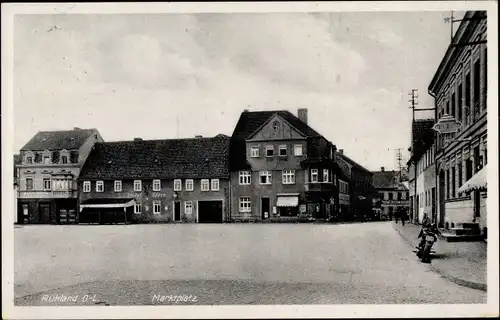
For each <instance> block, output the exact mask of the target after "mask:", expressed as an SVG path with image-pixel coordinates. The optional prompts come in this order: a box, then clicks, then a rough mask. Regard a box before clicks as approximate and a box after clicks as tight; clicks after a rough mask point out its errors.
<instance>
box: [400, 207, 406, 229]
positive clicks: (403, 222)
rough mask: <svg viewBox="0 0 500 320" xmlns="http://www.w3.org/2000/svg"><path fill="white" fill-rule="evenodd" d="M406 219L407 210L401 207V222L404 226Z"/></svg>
mask: <svg viewBox="0 0 500 320" xmlns="http://www.w3.org/2000/svg"><path fill="white" fill-rule="evenodd" d="M405 220H406V210H405V209H403V208H401V224H402V225H403V226H404V225H405Z"/></svg>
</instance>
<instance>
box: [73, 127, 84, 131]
mask: <svg viewBox="0 0 500 320" xmlns="http://www.w3.org/2000/svg"><path fill="white" fill-rule="evenodd" d="M73 130H74V131H78V130H82V129H81V128H78V127H74V128H73Z"/></svg>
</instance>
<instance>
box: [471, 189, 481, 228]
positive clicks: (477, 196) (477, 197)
mask: <svg viewBox="0 0 500 320" xmlns="http://www.w3.org/2000/svg"><path fill="white" fill-rule="evenodd" d="M473 196H474V222H478V220H477V218H479V217H480V216H481V192H480V191H478V190H474V192H473Z"/></svg>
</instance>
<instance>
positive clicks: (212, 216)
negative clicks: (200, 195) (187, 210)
mask: <svg viewBox="0 0 500 320" xmlns="http://www.w3.org/2000/svg"><path fill="white" fill-rule="evenodd" d="M198 222H200V223H221V222H222V201H219V200H215V201H198Z"/></svg>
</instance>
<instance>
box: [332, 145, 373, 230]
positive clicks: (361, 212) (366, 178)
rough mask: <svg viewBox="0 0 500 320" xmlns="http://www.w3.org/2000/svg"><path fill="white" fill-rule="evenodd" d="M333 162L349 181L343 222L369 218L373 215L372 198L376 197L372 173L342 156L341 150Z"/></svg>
mask: <svg viewBox="0 0 500 320" xmlns="http://www.w3.org/2000/svg"><path fill="white" fill-rule="evenodd" d="M335 160H336V162H337V163H339V164H341V163H342V167H343V168H346V166H345V165H344V164H347V168H348V170H347V173H346V174H345V175H344V176H346V177H348V179H349V180H350V181H349V182H348V190H349V213H348V214H347V215H344V216H345V218H344V219H345V220H353V219H365V218H371V217H372V215H373V197H374V196H376V190H375V188H374V187H373V182H372V181H373V173H372V172H370V170H368V169H366V168H365V167H363V166H362V165H360V164H359V163H357V162H355V161H354V160H352V159H351V158H349V157H348V156H347V155H345V154H344V151H343V149H340V150H339V151H338V152H336V153H335Z"/></svg>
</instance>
